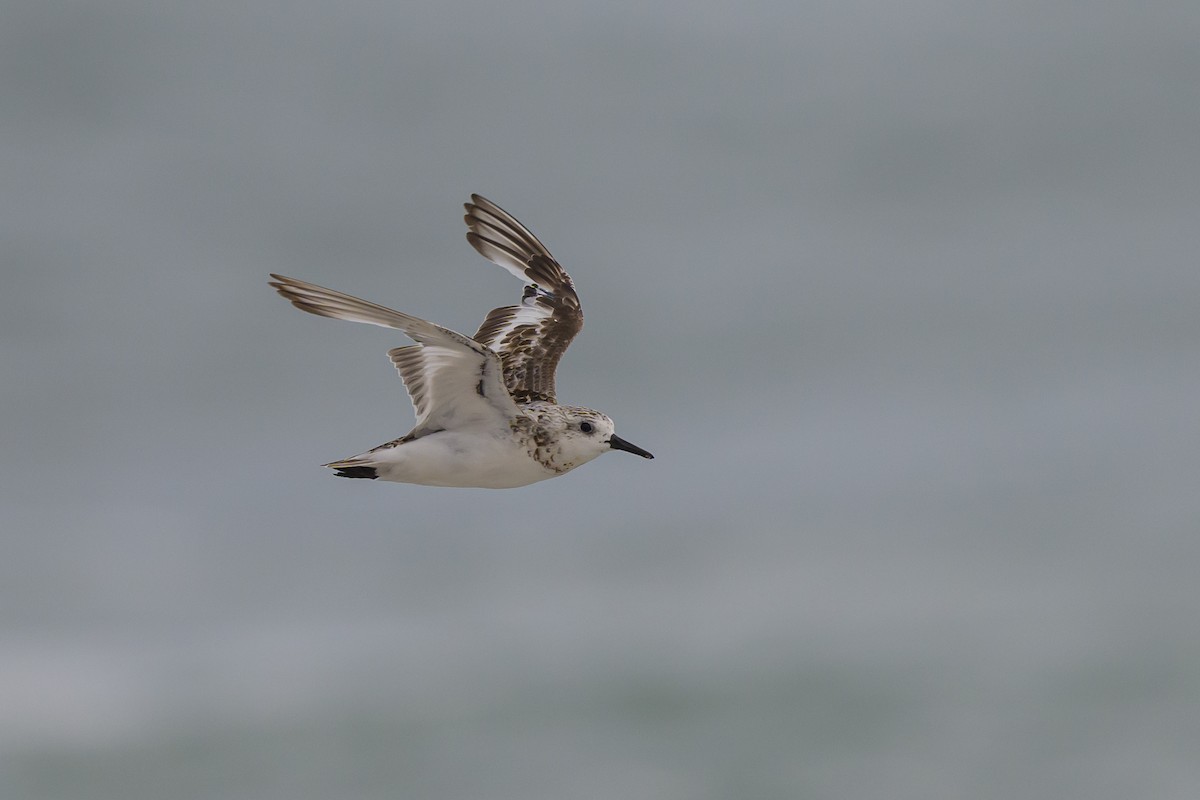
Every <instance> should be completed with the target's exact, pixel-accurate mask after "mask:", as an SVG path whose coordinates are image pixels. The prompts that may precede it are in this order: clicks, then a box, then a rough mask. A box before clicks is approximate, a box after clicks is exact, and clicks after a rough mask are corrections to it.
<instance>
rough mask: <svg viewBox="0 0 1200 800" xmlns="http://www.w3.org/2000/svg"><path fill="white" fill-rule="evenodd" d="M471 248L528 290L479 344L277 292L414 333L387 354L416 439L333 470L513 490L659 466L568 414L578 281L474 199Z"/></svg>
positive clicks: (357, 308)
mask: <svg viewBox="0 0 1200 800" xmlns="http://www.w3.org/2000/svg"><path fill="white" fill-rule="evenodd" d="M465 207H466V209H467V214H466V217H464V219H465V220H466V223H467V228H468V230H467V241H469V242H470V243H471V244H472V246H474V248H475V249H476V250H477V251H479V253H480V255H482V256H483V257H484V258H486V259H487V260H489V261H491V262H492V263H493V264H497V265H499V266H501V267H504V268H505V269H506V270H508V271H509V272H511V273H512V274H513V275H516V276H517V277H518V278H520V279H521V280H523V281H525V283H526V286H525V290H524V291H523V292H522V294H521V304H520V305H515V306H503V307H501V308H496V309H493V310H492V311H491V312H489V313H488V315H487V317H486V318H485V319H484V320H483V324H482V325H480V326H479V330H478V331H476V333H475V335H474V336H463V335H462V334H461V333H455V332H454V331H452V330H449V329H447V328H443V327H441V326H440V325H435V324H433V323H432V322H426V321H425V320H423V319H419V318H417V317H412V316H409V315H408V314H404V313H401V312H399V311H393V310H392V309H390V308H386V307H384V306H380V305H376V304H375V303H370V302H367V301H366V300H360V299H358V298H357V297H351V296H350V295H348V294H342V293H341V292H335V291H333V290H332V289H325V288H323V287H321V286H316V285H315V284H311V283H306V282H304V281H298V280H296V279H295V278H287V277H284V276H283V275H275V274H273V273H272V275H271V277H272V278H274V280H273V281H271V283H270V285H271V286H273V287H275V289H276V290H277V291H278V292H279V293H280V294H281V295H283V296H284V297H286V298H287V299H288V300H290V301H291V302H292V305H294V306H296V308H299V309H302V310H304V311H307V312H309V313H310V314H317V315H319V316H322V317H333V318H335V319H346V320H350V321H352V322H365V323H368V324H370V325H380V326H382V327H385V328H396V329H397V330H401V331H404V333H405V334H407V335H408V337H409V338H410V339H412V340H413V341H414V342H416V343H417V344H415V345H406V346H404V347H395V348H393V349H391V350H389V351H388V356H390V357H391V359H392V363H393V364H394V365H395V366H396V369H397V370H398V371H399V373H400V377H401V379H402V380H403V381H404V385H405V387H406V388H407V389H408V393H409V396H410V397H411V399H412V404H413V409H414V410H415V411H416V415H417V422H416V425H415V426H414V427H413V429H412V430H411V431H409V432H408V433H406V434H404V435H403V436H401V437H400V438H399V439H394V440H392V441H390V442H388V443H386V444H381V445H379V446H378V447H376V448H374V449H371V450H368V451H367V452H365V453H362V454H360V455H357V456H351V457H350V458H344V459H342V460H340V461H334V462H332V463H329V464H325V465H324V466H326V467H330V468H332V469H335V470H337V472H336V474H337V475H339V476H341V477H343V478H372V479H374V478H382V479H383V480H385V481H397V482H399V483H418V484H423V485H426V486H463V487H468V486H469V487H480V488H487V489H507V488H511V487H515V486H526V485H528V484H530V483H536V482H537V481H543V480H546V479H547V478H553V477H555V476H558V475H562V474H564V473H566V472H570V471H571V470H573V469H575V467H578V466H579V465H580V464H586V463H587V462H589V461H591V460H592V459H593V458H595V457H596V456H598V455H600V454H601V453H604V452H607V451H608V450H625V451H626V452H629V453H634V454H636V455H639V456H642V457H643V458H654V456H652V455H650V453H648V452H646V451H645V450H643V449H642V448H640V447H637V446H636V445H632V444H630V443H629V442H627V441H625V440H624V439H622V438H620V437H619V436H617V435H616V433H614V432H613V429H614V426H613V421H612V420H611V419H609V418H608V417H607V416H605V415H604V414H601V413H600V412H599V411H593V410H592V409H590V408H581V407H579V406H564V405H559V404H558V400H557V398H556V397H555V393H554V369H555V367H556V366H557V365H558V361H559V359H560V358H562V354H563V351H565V350H566V349H567V345H569V344H570V343H571V340H572V339H574V338H575V334H577V333H579V330H580V329H581V328H582V327H583V311H582V310H581V308H580V306H579V296H578V295H576V294H575V286H574V284H573V283H571V277H570V276H569V275H567V272H566V270H564V269H563V268H562V266H561V265H559V263H558V262H557V261H555V260H554V256H552V255H550V251H549V250H547V249H546V246H545V245H543V244H542V243H541V242H540V241H538V238H537V237H536V236H534V235H533V234H532V233H531V232H530V231H529V229H528V228H526V227H525V226H524V225H522V224H521V223H520V222H518V221H517V220H516V218H515V217H513V216H512V215H511V214H509V213H508V212H506V211H505V210H504V209H502V208H500V207H499V206H498V205H496V204H495V203H492V202H490V201H489V200H486V199H484V198H483V197H480V196H479V195H477V194H473V195H471V202H470V203H467V204H466V205H465Z"/></svg>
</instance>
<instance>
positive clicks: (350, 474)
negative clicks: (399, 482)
mask: <svg viewBox="0 0 1200 800" xmlns="http://www.w3.org/2000/svg"><path fill="white" fill-rule="evenodd" d="M333 474H334V475H336V476H338V477H339V478H369V479H370V480H375V479H376V478H378V477H379V473H378V472H376V471H375V468H374V467H337V472H335V473H333Z"/></svg>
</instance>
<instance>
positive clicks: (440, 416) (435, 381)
mask: <svg viewBox="0 0 1200 800" xmlns="http://www.w3.org/2000/svg"><path fill="white" fill-rule="evenodd" d="M271 277H272V278H274V279H275V280H273V281H271V286H273V287H275V289H276V291H278V292H279V293H280V294H281V295H283V296H284V297H286V298H287V299H288V300H290V301H291V302H292V305H294V306H295V307H296V308H299V309H301V310H303V311H307V312H309V313H310V314H316V315H318V316H321V317H332V318H334V319H345V320H350V321H351V322H365V323H367V324H368V325H379V326H381V327H384V328H395V329H397V330H401V331H404V333H405V334H407V335H408V336H409V338H411V339H412V340H413V341H415V342H417V344H415V345H407V346H405V347H396V348H393V349H392V350H389V351H388V355H389V356H390V357H391V359H392V363H393V364H395V365H396V369H397V370H398V371H399V372H400V377H401V378H402V379H403V380H404V385H405V387H406V388H407V389H408V394H409V396H410V397H411V398H412V403H413V409H414V410H415V411H416V414H417V423H416V425H415V426H414V427H413V429H412V432H411V433H409V437H411V438H417V437H420V436H424V435H425V434H427V433H433V432H434V431H439V430H453V429H456V428H465V427H472V426H474V425H480V424H484V425H486V424H495V422H496V420H497V419H498V418H500V419H503V420H505V421H507V420H509V419H511V418H512V417H514V416H516V415H517V414H518V413H519V412H518V409H517V406H516V404H515V403H514V402H513V399H512V397H511V396H510V395H509V393H508V390H507V389H506V388H505V386H504V381H503V368H502V366H501V363H500V357H499V356H498V355H497V354H496V353H494V352H493V351H492V350H490V349H489V348H488V347H487V346H486V345H484V344H481V343H480V342H478V341H476V340H474V339H469V338H467V337H466V336H463V335H462V334H461V333H455V332H454V331H452V330H449V329H447V328H443V327H441V326H440V325H434V324H433V323H432V322H426V321H425V320H423V319H419V318H418V317H411V316H409V315H408V314H404V313H402V312H400V311H394V310H392V309H390V308H387V307H386V306H381V305H376V304H375V303H370V302H367V301H366V300H360V299H359V298H357V297H353V296H351V295H348V294H342V293H341V292H335V291H333V290H332V289H326V288H324V287H323V286H317V285H316V284H312V283H306V282H305V281H299V280H296V279H295V278H288V277H284V276H283V275H275V274H272V275H271Z"/></svg>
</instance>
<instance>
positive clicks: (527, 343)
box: [464, 194, 583, 403]
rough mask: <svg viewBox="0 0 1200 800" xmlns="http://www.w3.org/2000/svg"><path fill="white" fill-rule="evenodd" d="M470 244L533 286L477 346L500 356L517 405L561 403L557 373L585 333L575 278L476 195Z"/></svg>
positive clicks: (497, 313)
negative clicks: (569, 349)
mask: <svg viewBox="0 0 1200 800" xmlns="http://www.w3.org/2000/svg"><path fill="white" fill-rule="evenodd" d="M465 207H466V209H467V214H466V216H465V217H464V219H465V220H466V223H467V228H468V229H469V230H468V231H467V241H468V242H470V243H471V245H472V246H473V247H474V248H475V249H476V250H478V251H479V254H480V255H482V256H483V257H484V258H486V259H487V260H488V261H491V262H492V263H493V264H498V265H499V266H501V267H504V268H505V269H506V270H508V271H509V272H511V273H512V274H513V275H515V276H517V277H518V278H520V279H521V280H523V281H525V282H526V283H528V284H529V285H528V286H526V287H525V291H524V292H523V293H522V295H521V304H520V305H516V306H503V307H502V308H496V309H493V310H492V311H491V312H489V313H488V315H487V318H486V319H484V321H483V324H482V325H480V326H479V330H478V331H477V332H476V333H475V341H477V342H479V343H481V344H484V345H486V346H487V347H489V348H491V349H492V350H494V351H496V353H498V354H499V356H500V362H501V364H503V367H504V384H505V386H507V387H508V391H509V392H510V393H511V394H512V396H513V399H515V400H516V401H517V402H528V401H531V400H545V401H547V402H550V403H556V402H558V401H557V399H556V397H555V392H554V370H555V369H556V368H557V367H558V362H559V359H561V358H562V354H563V352H564V351H565V350H566V349H567V346H568V345H569V344H571V340H572V339H574V338H575V334H577V333H579V330H580V329H581V328H582V327H583V310H582V309H581V308H580V306H579V296H578V295H576V294H575V285H574V284H573V283H571V276H569V275H567V272H566V270H564V269H563V268H562V266H561V265H560V264H559V263H558V262H557V261H555V260H554V256H552V255H550V251H549V250H547V249H546V246H545V245H543V244H542V243H541V242H540V241H538V238H537V237H536V236H534V235H533V234H532V233H531V232H530V231H529V229H528V228H526V227H525V226H524V225H522V224H521V223H520V222H518V221H517V219H516V218H515V217H513V216H512V215H511V214H509V213H508V212H507V211H505V210H504V209H502V208H500V206H498V205H496V204H495V203H493V202H491V201H490V200H487V199H485V198H483V197H480V196H479V195H477V194H473V195H471V202H470V203H467V204H466V206H465Z"/></svg>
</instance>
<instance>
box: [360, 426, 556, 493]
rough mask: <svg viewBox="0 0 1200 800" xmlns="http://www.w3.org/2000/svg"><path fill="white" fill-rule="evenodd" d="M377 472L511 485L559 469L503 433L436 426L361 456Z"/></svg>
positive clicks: (435, 482)
mask: <svg viewBox="0 0 1200 800" xmlns="http://www.w3.org/2000/svg"><path fill="white" fill-rule="evenodd" d="M360 458H362V459H363V460H364V462H369V463H370V464H371V465H372V466H374V467H375V469H376V471H377V472H378V474H379V478H380V479H381V480H385V481H396V482H398V483H417V484H421V485H423V486H461V487H471V486H474V487H479V488H482V489H511V488H513V487H515V486H527V485H528V484H531V483H537V482H538V481H544V480H546V479H547V478H553V477H554V476H555V475H560V474H562V473H559V472H554V471H552V470H549V469H546V468H545V467H543V466H542V465H541V464H539V463H538V462H536V461H534V460H533V459H532V458H530V457H529V454H528V453H527V452H526V450H525V448H524V447H521V446H519V445H518V444H517V443H516V442H515V441H514V440H513V439H512V438H510V437H508V436H502V437H501V436H489V435H487V434H481V433H474V432H463V431H439V432H438V433H431V434H429V435H427V436H422V437H421V438H420V439H415V440H413V441H411V442H405V443H404V444H401V445H397V446H395V447H389V448H387V449H384V450H377V451H375V452H373V453H369V454H363V456H361V457H360Z"/></svg>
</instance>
